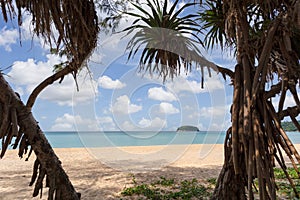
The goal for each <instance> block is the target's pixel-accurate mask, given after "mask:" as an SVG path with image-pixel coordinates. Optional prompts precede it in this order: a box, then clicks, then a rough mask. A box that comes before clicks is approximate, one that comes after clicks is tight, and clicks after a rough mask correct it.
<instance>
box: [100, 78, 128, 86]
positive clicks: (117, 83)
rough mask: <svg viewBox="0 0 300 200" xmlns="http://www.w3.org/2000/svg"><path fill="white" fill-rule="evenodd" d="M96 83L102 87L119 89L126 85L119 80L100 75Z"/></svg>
mask: <svg viewBox="0 0 300 200" xmlns="http://www.w3.org/2000/svg"><path fill="white" fill-rule="evenodd" d="M98 85H99V86H100V87H102V88H104V89H121V88H123V87H125V86H126V84H125V83H122V82H121V81H120V80H118V79H116V80H112V79H111V78H110V77H108V76H101V77H100V78H99V79H98Z"/></svg>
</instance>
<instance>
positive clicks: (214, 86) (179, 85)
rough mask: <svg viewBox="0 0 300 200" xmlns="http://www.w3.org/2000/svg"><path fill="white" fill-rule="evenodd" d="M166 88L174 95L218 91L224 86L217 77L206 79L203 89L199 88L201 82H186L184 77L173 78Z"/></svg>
mask: <svg viewBox="0 0 300 200" xmlns="http://www.w3.org/2000/svg"><path fill="white" fill-rule="evenodd" d="M166 86H167V88H170V89H172V91H174V92H176V93H180V92H192V93H204V92H211V91H214V90H219V89H223V88H224V84H223V83H222V82H221V81H220V80H219V78H218V77H217V76H213V77H207V78H206V80H205V82H204V88H202V87H201V82H200V81H199V82H198V81H196V80H188V79H186V78H185V77H181V76H178V77H175V78H174V80H173V81H170V82H168V83H167V84H166Z"/></svg>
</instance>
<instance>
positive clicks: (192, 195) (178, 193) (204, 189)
mask: <svg viewBox="0 0 300 200" xmlns="http://www.w3.org/2000/svg"><path fill="white" fill-rule="evenodd" d="M287 172H288V174H289V175H290V177H291V178H292V179H293V181H294V183H295V186H296V189H297V191H298V193H299V194H300V179H299V177H298V174H297V172H296V171H295V169H294V168H288V169H287ZM274 175H275V179H276V185H277V187H278V191H277V196H278V198H279V199H298V198H296V195H295V193H294V191H293V189H292V187H291V185H290V183H289V182H288V180H287V179H286V176H285V174H284V172H283V170H282V169H279V168H274ZM216 182H217V179H216V178H209V179H207V180H205V181H203V182H202V183H199V182H198V180H197V179H192V180H182V181H179V180H175V179H168V178H165V177H160V178H159V179H158V180H154V181H153V182H151V183H143V182H142V183H138V182H137V181H136V179H135V177H134V176H133V175H132V184H133V186H132V187H127V188H125V189H124V190H123V191H122V192H121V195H122V196H123V197H124V198H126V197H138V199H152V200H167V199H181V200H188V199H209V198H210V196H211V194H212V191H213V188H214V187H215V185H216ZM256 185H257V182H256ZM121 199H122V198H121Z"/></svg>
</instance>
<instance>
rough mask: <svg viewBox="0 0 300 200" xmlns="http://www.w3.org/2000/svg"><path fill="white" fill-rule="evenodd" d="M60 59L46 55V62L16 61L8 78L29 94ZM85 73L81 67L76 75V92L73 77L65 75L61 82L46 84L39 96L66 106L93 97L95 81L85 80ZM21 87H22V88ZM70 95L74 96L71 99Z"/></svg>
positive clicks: (95, 92)
mask: <svg viewBox="0 0 300 200" xmlns="http://www.w3.org/2000/svg"><path fill="white" fill-rule="evenodd" d="M61 61H62V60H61V59H60V58H59V57H58V56H55V55H47V61H46V62H43V61H35V60H33V59H31V58H30V59H28V60H27V61H16V62H14V64H13V66H12V69H11V71H10V72H9V73H8V75H9V79H8V80H9V82H10V83H13V84H14V86H15V87H16V88H18V91H21V93H23V94H24V95H29V94H30V93H31V92H32V91H33V89H34V88H35V87H36V86H37V85H38V84H39V83H41V82H42V81H43V80H44V79H45V78H47V77H48V76H50V75H52V74H53V72H52V70H53V66H54V65H55V64H58V63H61ZM86 73H87V71H86V70H85V69H83V70H82V71H81V74H79V75H78V77H77V81H78V84H79V92H76V84H75V81H74V79H73V77H72V76H71V75H67V76H65V78H64V80H63V82H62V83H61V84H59V83H58V82H55V83H53V84H52V85H51V86H48V87H47V88H46V89H45V90H44V91H43V92H42V93H41V95H40V98H41V99H45V100H49V101H53V102H56V103H58V104H59V105H68V106H71V105H74V104H77V103H79V102H86V101H89V100H91V99H93V98H94V96H95V94H97V90H95V88H96V87H95V86H96V82H95V81H93V80H89V79H87V80H86V78H85V77H86V76H85V74H86ZM22 88H24V89H23V90H22ZM72 97H74V98H73V99H72Z"/></svg>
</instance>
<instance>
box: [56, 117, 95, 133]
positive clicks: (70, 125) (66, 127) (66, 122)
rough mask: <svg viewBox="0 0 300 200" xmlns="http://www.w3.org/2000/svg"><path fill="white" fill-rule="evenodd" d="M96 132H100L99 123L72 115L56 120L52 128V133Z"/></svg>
mask: <svg viewBox="0 0 300 200" xmlns="http://www.w3.org/2000/svg"><path fill="white" fill-rule="evenodd" d="M75 130H79V131H94V130H99V127H98V126H97V121H96V120H92V119H86V118H84V119H83V118H82V117H81V116H80V115H71V114H69V113H65V114H64V115H63V116H61V117H58V118H56V120H55V121H54V124H53V125H52V127H51V131H75Z"/></svg>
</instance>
